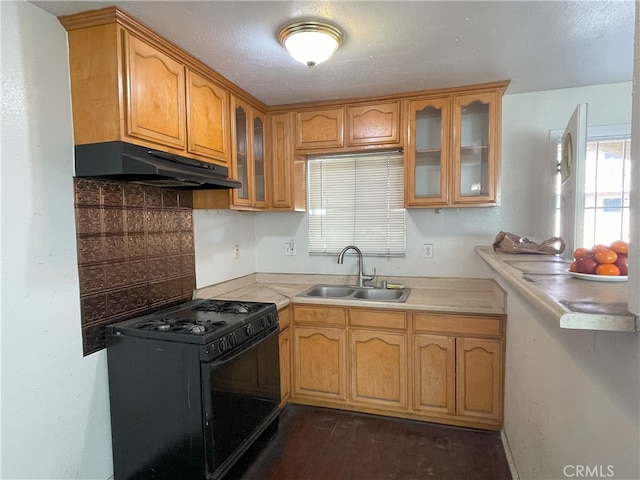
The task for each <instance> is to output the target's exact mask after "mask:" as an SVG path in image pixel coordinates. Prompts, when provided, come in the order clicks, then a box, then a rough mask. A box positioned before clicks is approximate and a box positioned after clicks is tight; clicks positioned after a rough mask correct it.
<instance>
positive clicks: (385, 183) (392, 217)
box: [308, 152, 406, 257]
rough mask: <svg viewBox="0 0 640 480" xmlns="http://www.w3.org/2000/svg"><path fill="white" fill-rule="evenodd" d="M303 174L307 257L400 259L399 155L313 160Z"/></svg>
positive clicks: (401, 200) (401, 197) (402, 223)
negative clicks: (351, 251) (347, 253)
mask: <svg viewBox="0 0 640 480" xmlns="http://www.w3.org/2000/svg"><path fill="white" fill-rule="evenodd" d="M308 175H309V182H308V186H309V188H308V192H309V198H308V210H309V253H312V254H338V253H339V252H340V250H342V249H343V248H344V247H346V246H347V245H356V246H357V247H358V248H360V250H362V253H363V254H365V255H378V256H389V257H391V256H404V254H405V245H406V243H405V209H404V167H403V156H402V154H401V153H397V152H393V153H386V154H360V155H344V156H334V157H314V158H311V159H310V160H309V161H308Z"/></svg>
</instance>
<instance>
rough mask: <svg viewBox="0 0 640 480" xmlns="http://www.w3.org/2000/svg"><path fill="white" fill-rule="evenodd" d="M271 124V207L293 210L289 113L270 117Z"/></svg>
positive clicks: (291, 127)
mask: <svg viewBox="0 0 640 480" xmlns="http://www.w3.org/2000/svg"><path fill="white" fill-rule="evenodd" d="M270 122H271V182H270V187H271V206H272V207H273V208H278V209H280V208H282V209H291V208H293V193H292V192H293V190H292V187H293V185H292V168H293V163H294V159H293V139H292V131H293V121H292V116H291V114H290V113H279V114H275V115H271V116H270Z"/></svg>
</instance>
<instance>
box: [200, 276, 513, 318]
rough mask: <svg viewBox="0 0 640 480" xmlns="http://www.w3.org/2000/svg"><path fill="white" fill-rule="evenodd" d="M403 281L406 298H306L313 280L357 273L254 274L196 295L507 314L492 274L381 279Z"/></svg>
mask: <svg viewBox="0 0 640 480" xmlns="http://www.w3.org/2000/svg"><path fill="white" fill-rule="evenodd" d="M381 280H387V281H388V282H389V283H400V284H404V285H405V286H407V287H409V288H411V293H410V295H409V298H407V301H406V302H379V301H371V300H357V299H341V298H318V297H302V296H299V295H300V293H302V292H304V291H305V290H307V289H308V288H311V287H312V286H314V285H318V284H323V285H354V284H355V277H350V276H345V275H312V274H271V273H254V274H251V275H247V276H245V277H241V278H237V279H234V280H230V281H226V282H221V283H218V284H215V285H211V286H208V287H204V288H200V289H197V290H195V291H194V298H219V299H228V300H237V299H245V300H251V301H256V302H270V303H275V304H276V305H277V306H278V309H280V308H283V307H285V306H287V305H289V304H290V303H291V302H295V303H297V304H298V303H305V304H314V305H337V306H350V307H354V306H355V307H371V308H385V309H402V310H421V311H434V312H451V313H475V314H489V315H495V314H500V315H501V314H505V313H506V298H505V293H504V291H503V290H502V289H501V288H500V286H499V285H498V283H497V282H495V281H494V280H491V279H472V278H428V277H424V278H423V277H384V276H381V277H379V278H378V282H380V281H381Z"/></svg>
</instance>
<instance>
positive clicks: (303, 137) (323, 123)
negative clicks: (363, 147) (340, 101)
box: [296, 107, 344, 149]
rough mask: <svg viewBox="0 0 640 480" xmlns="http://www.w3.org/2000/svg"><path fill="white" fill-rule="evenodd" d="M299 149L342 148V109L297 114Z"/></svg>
mask: <svg viewBox="0 0 640 480" xmlns="http://www.w3.org/2000/svg"><path fill="white" fill-rule="evenodd" d="M296 131H297V142H296V147H297V148H299V149H314V148H328V147H331V148H333V147H342V146H343V145H344V108H342V107H340V108H332V109H327V110H315V111H312V112H298V114H297V125H296Z"/></svg>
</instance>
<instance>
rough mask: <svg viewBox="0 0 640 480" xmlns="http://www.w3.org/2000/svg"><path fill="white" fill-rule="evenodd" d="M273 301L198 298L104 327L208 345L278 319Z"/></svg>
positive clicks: (116, 332) (109, 331) (114, 332)
mask: <svg viewBox="0 0 640 480" xmlns="http://www.w3.org/2000/svg"><path fill="white" fill-rule="evenodd" d="M277 318H278V317H277V308H276V306H275V304H273V303H262V302H243V301H236V300H209V299H198V300H191V301H189V302H186V303H183V304H180V305H177V306H175V307H171V308H167V309H164V310H160V311H158V312H154V313H151V314H148V315H144V316H141V317H137V318H132V319H130V320H125V321H123V322H119V323H115V324H112V325H109V326H107V327H106V333H107V334H108V335H128V336H135V337H142V338H155V339H160V340H167V341H173V342H183V343H193V344H198V345H208V344H211V343H213V342H215V341H216V340H217V339H220V338H222V337H225V336H228V337H229V340H230V341H233V339H234V338H237V337H236V336H235V334H234V333H233V332H236V331H238V330H242V332H243V338H244V337H250V336H252V335H253V334H254V333H257V332H259V331H260V330H261V329H263V328H266V327H268V326H270V325H273V324H274V323H276V322H277Z"/></svg>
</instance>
